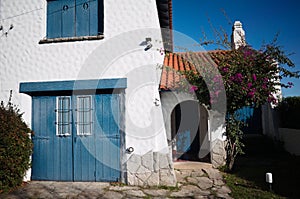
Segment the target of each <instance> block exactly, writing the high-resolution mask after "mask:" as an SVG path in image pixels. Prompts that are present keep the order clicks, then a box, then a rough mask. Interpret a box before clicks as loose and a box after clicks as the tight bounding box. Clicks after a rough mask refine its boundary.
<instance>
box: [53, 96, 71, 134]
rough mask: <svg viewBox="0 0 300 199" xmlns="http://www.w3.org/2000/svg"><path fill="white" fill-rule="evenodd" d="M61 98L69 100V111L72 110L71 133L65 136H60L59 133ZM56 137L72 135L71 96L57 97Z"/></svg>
mask: <svg viewBox="0 0 300 199" xmlns="http://www.w3.org/2000/svg"><path fill="white" fill-rule="evenodd" d="M60 98H68V99H69V102H70V104H69V110H70V113H69V115H70V116H69V118H70V121H69V132H68V133H64V134H60V133H59V128H60V125H59V121H58V118H59V116H58V115H59V111H58V110H59V108H60V107H59V103H60ZM55 111H56V123H55V124H56V136H71V134H72V119H71V118H72V101H71V97H70V96H58V97H56V109H55Z"/></svg>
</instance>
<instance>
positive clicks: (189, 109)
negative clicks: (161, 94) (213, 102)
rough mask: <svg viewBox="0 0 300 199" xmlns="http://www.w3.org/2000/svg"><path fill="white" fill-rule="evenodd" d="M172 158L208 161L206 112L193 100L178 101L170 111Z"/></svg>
mask: <svg viewBox="0 0 300 199" xmlns="http://www.w3.org/2000/svg"><path fill="white" fill-rule="evenodd" d="M171 137H172V141H173V142H172V156H173V160H175V161H177V160H178V161H180V160H189V161H203V162H210V153H209V149H210V148H209V146H210V144H209V140H208V112H207V110H206V108H205V107H204V106H202V105H199V103H198V102H197V101H195V100H187V101H183V102H180V103H179V104H177V105H176V106H175V108H174V109H173V110H172V112H171Z"/></svg>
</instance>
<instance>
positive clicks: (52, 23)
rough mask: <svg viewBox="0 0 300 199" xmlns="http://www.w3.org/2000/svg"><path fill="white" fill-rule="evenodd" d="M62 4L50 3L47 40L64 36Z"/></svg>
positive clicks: (48, 6) (58, 2)
mask: <svg viewBox="0 0 300 199" xmlns="http://www.w3.org/2000/svg"><path fill="white" fill-rule="evenodd" d="M61 21H62V2H61V1H48V5H47V38H58V37H61V34H62V24H61Z"/></svg>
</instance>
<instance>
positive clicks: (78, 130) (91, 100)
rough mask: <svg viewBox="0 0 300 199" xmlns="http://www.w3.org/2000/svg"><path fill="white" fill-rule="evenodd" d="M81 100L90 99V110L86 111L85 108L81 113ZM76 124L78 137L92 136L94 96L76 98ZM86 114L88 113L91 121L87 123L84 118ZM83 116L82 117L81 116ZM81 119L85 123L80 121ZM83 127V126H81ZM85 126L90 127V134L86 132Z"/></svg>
mask: <svg viewBox="0 0 300 199" xmlns="http://www.w3.org/2000/svg"><path fill="white" fill-rule="evenodd" d="M80 98H89V99H90V100H89V106H88V110H85V108H83V110H82V111H81V110H80V109H81V107H80V105H81V104H80V102H79V99H80ZM75 111H76V122H75V126H76V135H77V136H88V135H92V132H93V123H94V122H93V119H94V118H93V113H94V108H93V96H92V95H77V96H76V109H75ZM84 112H88V114H89V116H88V118H89V121H85V120H86V117H85V116H84ZM80 114H81V115H80ZM81 118H83V121H80V120H81ZM80 125H81V126H80ZM84 125H89V127H87V128H88V129H89V131H88V132H85V127H84ZM81 130H83V132H81Z"/></svg>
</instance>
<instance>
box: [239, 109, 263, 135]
mask: <svg viewBox="0 0 300 199" xmlns="http://www.w3.org/2000/svg"><path fill="white" fill-rule="evenodd" d="M235 115H236V117H237V118H238V120H240V121H243V122H244V123H245V124H246V125H245V126H244V127H243V128H242V131H243V132H244V133H245V134H261V133H262V112H261V107H258V108H254V107H251V106H245V107H243V108H241V109H239V110H237V111H236V112H235Z"/></svg>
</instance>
